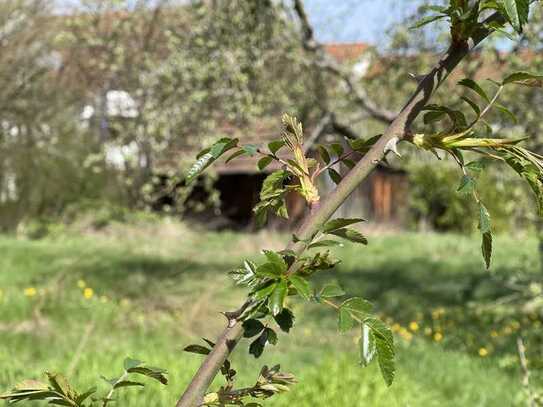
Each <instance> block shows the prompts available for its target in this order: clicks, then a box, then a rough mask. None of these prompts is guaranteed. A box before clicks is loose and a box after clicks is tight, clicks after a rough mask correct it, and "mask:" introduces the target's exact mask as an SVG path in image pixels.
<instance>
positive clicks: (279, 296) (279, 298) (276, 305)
mask: <svg viewBox="0 0 543 407" xmlns="http://www.w3.org/2000/svg"><path fill="white" fill-rule="evenodd" d="M287 291H288V290H287V282H286V281H285V280H281V281H280V282H279V283H277V285H276V286H275V289H274V290H273V292H272V293H271V295H270V297H269V299H268V303H269V307H270V311H271V313H272V315H277V314H279V313H280V312H281V311H282V310H283V305H284V302H285V298H286V296H287Z"/></svg>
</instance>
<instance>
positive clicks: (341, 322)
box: [337, 307, 354, 334]
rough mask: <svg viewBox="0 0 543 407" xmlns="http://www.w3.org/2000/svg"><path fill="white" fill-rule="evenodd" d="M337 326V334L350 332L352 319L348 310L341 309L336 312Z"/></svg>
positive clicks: (352, 323)
mask: <svg viewBox="0 0 543 407" xmlns="http://www.w3.org/2000/svg"><path fill="white" fill-rule="evenodd" d="M337 326H338V330H339V333H341V334H343V333H345V332H348V331H350V330H351V329H352V328H353V326H354V319H353V317H352V316H351V313H350V312H349V310H346V309H344V308H343V307H341V308H340V309H339V312H338V319H337Z"/></svg>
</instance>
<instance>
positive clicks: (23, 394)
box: [0, 358, 168, 407]
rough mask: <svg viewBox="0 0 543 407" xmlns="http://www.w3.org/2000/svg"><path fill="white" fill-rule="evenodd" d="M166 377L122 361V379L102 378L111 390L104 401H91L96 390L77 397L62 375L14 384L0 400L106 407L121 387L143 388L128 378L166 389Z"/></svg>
mask: <svg viewBox="0 0 543 407" xmlns="http://www.w3.org/2000/svg"><path fill="white" fill-rule="evenodd" d="M166 374H167V372H166V371H165V370H164V369H160V368H157V367H150V366H146V365H144V363H143V362H142V361H140V360H137V359H131V358H126V359H125V360H124V372H123V374H122V375H121V376H119V377H117V378H113V379H106V378H104V377H102V378H103V379H104V380H105V381H106V382H107V383H109V385H110V386H111V390H110V391H109V392H108V393H107V395H105V396H104V397H99V398H96V397H92V398H91V396H93V395H94V394H95V393H96V387H93V388H91V389H89V390H87V391H85V392H83V393H79V392H77V391H76V390H74V389H73V388H72V386H71V385H70V383H69V382H68V380H67V379H66V378H65V377H64V376H63V375H61V374H59V373H50V372H46V375H47V378H48V380H49V384H45V383H41V382H38V381H35V380H25V381H23V382H21V383H19V384H17V385H16V386H15V388H14V389H13V390H12V391H10V392H6V393H3V394H0V399H4V400H7V401H8V402H9V403H17V402H20V401H29V400H35V401H47V403H48V404H55V405H62V406H74V407H85V406H94V405H98V404H100V405H101V406H102V407H105V406H107V405H108V404H109V403H110V402H113V401H115V400H114V399H113V398H112V396H113V393H114V392H115V390H117V389H120V388H123V387H143V386H145V384H144V383H141V382H137V381H133V380H129V377H131V376H130V375H139V376H146V377H149V378H151V379H154V380H157V381H159V382H160V383H162V384H164V385H165V384H168V379H167V378H166ZM89 398H91V399H90V400H89Z"/></svg>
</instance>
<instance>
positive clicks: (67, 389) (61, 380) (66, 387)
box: [45, 372, 76, 400]
mask: <svg viewBox="0 0 543 407" xmlns="http://www.w3.org/2000/svg"><path fill="white" fill-rule="evenodd" d="M45 374H46V375H47V378H48V379H49V383H50V384H51V387H53V389H55V390H56V391H58V392H59V393H60V394H62V395H64V396H66V397H68V398H69V399H71V400H73V399H74V398H75V396H76V393H75V391H74V390H73V389H72V387H71V386H70V383H69V382H68V379H66V377H64V376H63V375H61V374H60V373H52V372H45Z"/></svg>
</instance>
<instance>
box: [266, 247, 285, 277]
mask: <svg viewBox="0 0 543 407" xmlns="http://www.w3.org/2000/svg"><path fill="white" fill-rule="evenodd" d="M263 252H264V255H265V256H266V258H267V259H268V260H269V261H270V263H273V264H275V265H276V266H277V267H278V269H279V272H280V273H282V272H285V271H287V267H288V266H287V263H286V262H285V260H284V259H283V256H281V255H280V254H279V253H277V252H274V251H272V250H263Z"/></svg>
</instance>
